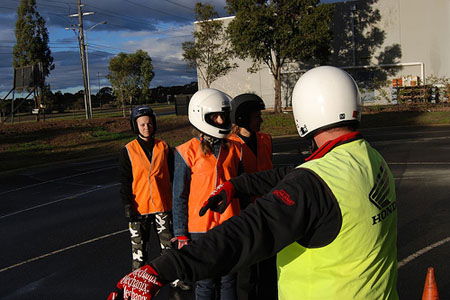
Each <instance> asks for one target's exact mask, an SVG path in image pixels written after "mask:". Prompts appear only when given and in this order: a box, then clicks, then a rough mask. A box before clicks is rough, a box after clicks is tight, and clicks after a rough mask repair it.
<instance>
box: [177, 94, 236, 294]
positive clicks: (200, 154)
mask: <svg viewBox="0 0 450 300" xmlns="http://www.w3.org/2000/svg"><path fill="white" fill-rule="evenodd" d="M230 100H231V97H230V96H228V95H227V94H225V93H223V92H221V91H219V90H216V89H203V90H200V91H198V92H196V93H195V94H194V95H193V96H192V98H191V100H190V102H189V108H188V109H189V111H188V116H189V121H190V123H191V124H192V125H193V127H194V128H195V129H196V130H197V131H198V132H199V133H198V136H196V137H194V138H192V139H191V140H189V141H187V142H186V143H184V144H181V145H179V146H178V147H176V149H175V154H174V156H175V163H174V165H175V170H174V182H173V224H174V234H175V236H176V238H177V239H178V244H179V248H182V247H183V246H184V245H186V244H188V243H189V242H190V240H194V241H195V240H197V239H199V238H201V237H202V236H204V235H205V233H206V232H208V231H209V230H211V229H213V228H214V227H216V226H218V225H220V224H222V223H223V222H224V221H225V220H227V219H229V218H231V217H232V216H235V215H238V214H239V211H240V209H239V203H238V202H237V201H235V203H233V204H232V205H230V206H228V208H227V209H226V210H225V211H224V212H223V214H219V213H217V212H213V211H209V212H207V213H206V214H204V215H203V216H199V211H200V210H201V208H202V205H203V203H204V202H205V201H206V200H207V199H208V197H209V195H210V194H211V193H212V192H213V191H214V189H216V188H217V187H220V185H221V184H222V183H224V182H225V181H227V180H229V179H231V178H233V177H235V176H237V175H238V172H239V167H240V151H241V150H240V145H239V144H238V143H236V142H233V141H228V140H227V139H226V137H227V135H228V134H229V133H230V129H231V122H230V117H229V113H230ZM219 281H220V282H219ZM219 286H220V289H219V288H218V287H219ZM216 293H217V294H219V295H220V299H230V300H232V299H236V275H235V274H228V275H224V276H222V277H220V278H210V279H203V280H199V281H197V282H196V288H195V295H196V299H199V300H202V299H208V300H209V299H215V295H216Z"/></svg>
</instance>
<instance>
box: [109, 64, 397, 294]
mask: <svg viewBox="0 0 450 300" xmlns="http://www.w3.org/2000/svg"><path fill="white" fill-rule="evenodd" d="M292 104H293V113H294V118H295V122H296V126H297V129H298V131H299V134H300V136H301V137H304V138H310V139H311V141H312V142H313V144H314V146H315V149H316V150H315V151H314V153H313V154H312V155H311V156H310V157H308V158H307V159H306V162H305V163H303V164H301V165H299V166H297V167H295V168H289V167H287V168H279V169H274V170H269V171H264V172H259V173H254V174H246V175H242V176H239V177H236V178H234V179H232V180H230V181H229V182H226V183H225V184H224V185H223V186H222V187H221V188H220V189H219V190H217V191H215V193H214V194H213V196H212V197H211V198H210V199H209V203H208V205H207V206H208V207H209V208H210V209H212V210H214V211H219V212H220V211H222V210H223V209H224V208H225V207H226V205H227V204H228V203H229V202H230V201H232V200H230V199H232V198H233V196H236V195H238V196H239V195H240V194H241V195H242V194H247V195H251V194H260V195H261V194H264V196H263V197H261V198H259V199H257V200H256V202H255V203H254V204H251V205H249V206H248V207H247V209H245V210H244V211H242V212H241V215H240V216H237V217H233V218H231V219H230V220H228V221H227V222H225V223H223V224H222V225H221V226H218V227H216V228H215V229H214V230H211V231H210V232H208V234H207V235H206V236H205V237H204V238H203V239H201V240H198V241H196V242H194V243H192V244H191V245H189V246H188V247H184V248H183V249H182V250H181V251H169V252H168V253H167V254H165V255H163V256H161V257H159V258H157V259H156V260H153V261H152V262H151V263H150V265H147V266H144V267H143V268H141V269H139V270H137V271H135V272H133V273H130V274H128V275H127V276H125V277H124V278H123V279H122V280H121V281H120V282H119V283H118V288H119V294H120V293H123V295H124V296H123V297H124V299H127V297H130V296H131V299H151V297H152V296H153V295H154V294H155V293H157V291H158V289H159V287H161V286H162V285H164V284H165V283H167V282H170V281H171V280H173V278H176V277H179V278H181V279H184V280H198V279H201V278H204V277H213V276H217V275H220V274H226V273H230V272H234V271H236V270H239V269H240V268H242V267H244V266H249V265H251V264H253V263H255V262H257V261H259V260H261V259H264V258H266V257H269V256H271V255H273V254H275V253H278V257H277V264H278V289H279V298H280V299H308V300H309V299H398V295H397V291H396V280H397V248H396V240H397V213H396V195H395V185H394V179H393V176H392V173H391V171H390V170H389V167H388V166H387V164H386V162H385V161H384V159H383V158H382V157H381V155H380V154H379V153H378V152H377V151H376V150H375V149H373V148H372V147H371V146H370V145H369V143H368V142H367V141H365V140H364V139H363V137H362V136H361V134H360V133H359V132H358V131H356V127H357V126H358V124H359V122H360V113H361V100H360V94H359V91H358V87H357V85H356V83H355V82H354V80H353V78H351V76H350V75H349V74H347V73H346V72H344V71H342V70H340V69H338V68H335V67H328V66H322V67H318V68H314V69H312V70H310V71H308V72H306V73H305V74H304V75H303V76H302V77H300V79H299V81H298V82H297V84H296V86H295V88H294V91H293V94H292ZM199 257H201V259H199ZM194 258H195V259H194ZM116 295H117V293H112V294H111V295H110V299H114V297H116ZM140 297H144V298H140Z"/></svg>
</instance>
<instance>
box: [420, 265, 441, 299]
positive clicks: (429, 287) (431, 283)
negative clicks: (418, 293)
mask: <svg viewBox="0 0 450 300" xmlns="http://www.w3.org/2000/svg"><path fill="white" fill-rule="evenodd" d="M422 300H439V293H438V288H437V285H436V279H435V278H434V268H433V267H429V268H428V270H427V277H426V278H425V286H424V287H423V294H422Z"/></svg>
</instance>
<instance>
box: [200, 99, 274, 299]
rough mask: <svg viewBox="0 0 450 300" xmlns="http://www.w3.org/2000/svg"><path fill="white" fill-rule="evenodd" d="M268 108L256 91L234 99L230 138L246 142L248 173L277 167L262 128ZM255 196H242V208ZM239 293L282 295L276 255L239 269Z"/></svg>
mask: <svg viewBox="0 0 450 300" xmlns="http://www.w3.org/2000/svg"><path fill="white" fill-rule="evenodd" d="M264 109H266V106H265V104H264V101H263V100H262V99H261V98H260V97H259V96H258V95H255V94H241V95H238V96H236V97H234V98H233V100H232V101H231V114H230V118H231V123H232V124H233V127H232V130H231V132H232V133H231V134H230V135H229V136H228V139H230V140H233V141H236V142H238V143H240V144H241V145H242V165H243V168H244V172H245V173H255V172H260V171H265V170H270V169H272V168H273V165H272V137H271V136H270V135H269V134H267V133H263V132H261V131H260V130H261V124H262V122H263V119H262V117H261V111H262V110H264ZM255 199H256V197H242V196H241V197H240V199H239V200H240V205H241V209H244V208H245V207H247V205H248V204H249V203H250V202H253V201H254V200H255ZM206 205H207V204H205V206H206ZM237 293H238V299H239V300H247V299H267V300H270V299H273V300H276V299H278V294H277V266H276V256H272V257H270V258H268V259H265V260H262V261H260V262H258V263H257V264H254V265H253V266H251V267H250V268H243V269H241V270H239V272H238V278H237Z"/></svg>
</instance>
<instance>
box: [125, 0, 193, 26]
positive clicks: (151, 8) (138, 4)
mask: <svg viewBox="0 0 450 300" xmlns="http://www.w3.org/2000/svg"><path fill="white" fill-rule="evenodd" d="M125 2H128V3H131V4H134V5H136V6H141V7H145V8H147V9H150V10H153V11H156V12H159V13H161V14H164V15H168V16H171V17H175V18H178V19H184V20H187V21H190V22H192V20H191V19H188V18H184V17H180V16H177V15H172V14H169V13H167V12H165V11H162V10H159V9H156V8H153V7H149V6H147V5H144V4H141V3H135V2H133V1H130V0H125Z"/></svg>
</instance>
